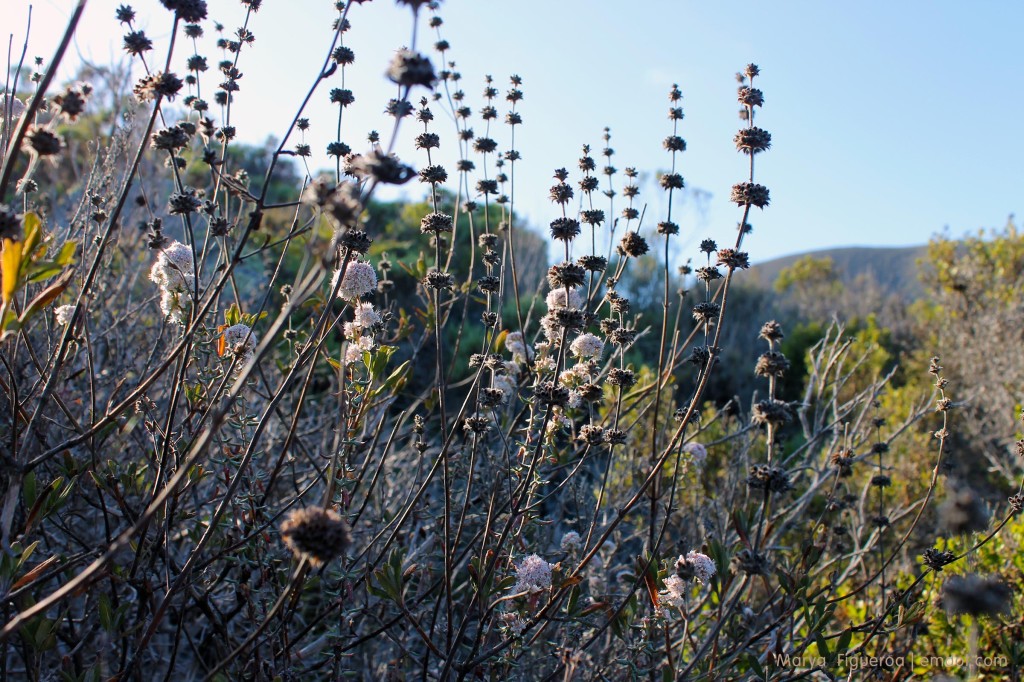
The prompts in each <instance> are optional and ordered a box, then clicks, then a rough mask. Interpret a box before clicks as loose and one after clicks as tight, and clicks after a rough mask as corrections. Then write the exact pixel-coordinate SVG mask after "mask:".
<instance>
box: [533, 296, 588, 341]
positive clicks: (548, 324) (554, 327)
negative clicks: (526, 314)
mask: <svg viewBox="0 0 1024 682" xmlns="http://www.w3.org/2000/svg"><path fill="white" fill-rule="evenodd" d="M565 292H566V290H565V288H564V287H559V288H558V289H552V290H551V291H549V292H548V295H547V298H546V299H545V300H546V302H547V304H548V313H547V314H546V315H544V317H542V318H540V326H541V329H542V330H543V332H544V336H546V337H547V339H548V341H550V342H552V343H558V342H560V341H561V339H562V328H561V326H559V324H558V322H557V321H556V320H555V316H554V315H553V314H552V313H553V311H555V310H558V309H560V308H566V307H568V308H576V309H579V308H580V307H582V306H583V298H582V297H581V296H580V292H579V290H578V289H569V295H568V305H567V304H566V293H565Z"/></svg>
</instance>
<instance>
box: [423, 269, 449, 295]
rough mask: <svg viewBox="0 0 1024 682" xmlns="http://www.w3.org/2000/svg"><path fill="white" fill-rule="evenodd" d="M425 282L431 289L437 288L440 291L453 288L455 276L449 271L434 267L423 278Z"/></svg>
mask: <svg viewBox="0 0 1024 682" xmlns="http://www.w3.org/2000/svg"><path fill="white" fill-rule="evenodd" d="M423 284H424V285H425V286H426V287H427V288H429V289H436V290H438V291H441V290H443V289H451V288H452V287H454V286H455V276H454V275H452V274H451V273H448V272H441V271H440V270H436V269H432V270H430V271H429V272H428V273H427V276H426V277H425V278H424V279H423Z"/></svg>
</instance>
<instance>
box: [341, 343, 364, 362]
mask: <svg viewBox="0 0 1024 682" xmlns="http://www.w3.org/2000/svg"><path fill="white" fill-rule="evenodd" d="M362 359H363V351H362V349H361V348H360V347H359V344H357V343H350V344H348V347H347V348H346V349H345V364H346V365H351V364H353V363H356V362H359V361H360V360H362Z"/></svg>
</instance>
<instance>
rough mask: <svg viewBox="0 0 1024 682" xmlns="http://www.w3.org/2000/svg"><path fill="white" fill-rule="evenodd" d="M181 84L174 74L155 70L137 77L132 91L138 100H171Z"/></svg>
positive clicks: (182, 84)
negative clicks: (161, 98) (162, 98)
mask: <svg viewBox="0 0 1024 682" xmlns="http://www.w3.org/2000/svg"><path fill="white" fill-rule="evenodd" d="M183 86H184V83H182V82H181V79H180V78H178V77H177V76H176V75H175V74H173V73H163V72H161V71H156V72H154V73H152V74H150V75H148V76H144V77H143V78H141V79H139V82H138V83H136V84H135V87H134V88H133V89H132V92H134V93H135V98H136V99H138V100H139V101H140V102H149V101H152V100H155V99H157V98H158V97H164V98H166V99H168V100H173V99H174V97H175V95H177V94H178V92H179V91H180V90H181V88H182V87H183ZM218 94H220V93H218Z"/></svg>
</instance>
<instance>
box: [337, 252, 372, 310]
mask: <svg viewBox="0 0 1024 682" xmlns="http://www.w3.org/2000/svg"><path fill="white" fill-rule="evenodd" d="M340 274H341V270H340V269H339V270H335V271H334V276H333V277H331V290H332V291H333V290H334V287H336V286H337V287H338V298H340V299H342V300H345V301H349V302H352V303H355V302H356V301H358V300H359V297H360V296H365V295H366V294H368V293H370V292H371V291H373V290H375V289H376V288H377V272H376V271H375V270H374V269H373V266H372V265H370V264H369V263H367V262H366V261H360V260H357V261H353V262H351V263H349V264H348V265H347V266H346V267H345V278H344V279H342V280H341V286H338V276H339V275H340Z"/></svg>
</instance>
